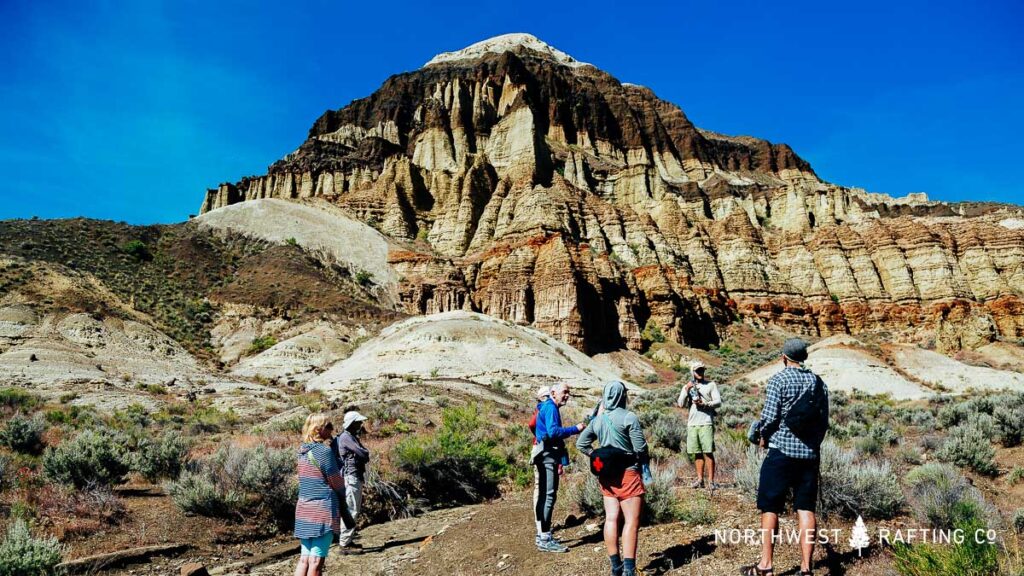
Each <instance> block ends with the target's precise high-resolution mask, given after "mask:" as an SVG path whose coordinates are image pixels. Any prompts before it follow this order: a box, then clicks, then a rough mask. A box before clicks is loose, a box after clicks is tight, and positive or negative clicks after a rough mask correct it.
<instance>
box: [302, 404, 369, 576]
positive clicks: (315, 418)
mask: <svg viewBox="0 0 1024 576" xmlns="http://www.w3.org/2000/svg"><path fill="white" fill-rule="evenodd" d="M333 434H334V425H333V424H331V422H330V421H329V420H328V419H327V415H326V414H322V413H317V414H310V415H309V417H308V418H306V423H305V424H304V425H303V426H302V446H300V447H299V453H298V456H297V467H298V473H299V500H298V502H297V503H296V505H295V532H294V535H295V537H296V538H298V539H299V543H300V545H301V552H300V556H299V563H298V565H297V566H295V576H321V574H323V569H324V562H325V561H326V560H327V553H328V551H329V550H330V547H331V543H332V542H333V541H334V535H335V534H338V533H340V532H341V522H344V523H345V528H353V527H355V522H354V521H353V520H352V517H351V516H350V515H349V513H348V509H347V508H346V507H345V506H342V505H341V502H344V501H345V481H344V480H343V479H342V477H341V470H340V468H339V466H338V460H337V459H336V458H335V456H334V452H333V451H332V450H331V449H330V448H329V447H328V445H327V443H329V442H330V440H331V438H332V437H333Z"/></svg>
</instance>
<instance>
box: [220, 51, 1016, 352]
mask: <svg viewBox="0 0 1024 576" xmlns="http://www.w3.org/2000/svg"><path fill="white" fill-rule="evenodd" d="M307 197H320V198H323V199H326V200H328V201H331V202H333V203H336V204H337V205H339V206H341V207H343V208H345V209H346V210H348V211H349V212H350V213H353V214H355V215H357V216H358V217H359V218H361V219H363V220H364V221H366V222H368V223H370V224H371V225H373V226H374V227H376V228H377V229H379V230H380V231H381V232H383V233H384V234H386V235H388V236H390V237H391V238H393V239H395V240H397V241H398V242H399V244H400V245H403V246H404V247H405V248H404V249H393V250H392V251H391V252H390V254H389V255H388V261H389V263H390V264H391V266H392V267H393V269H394V271H395V273H396V274H397V276H398V277H399V278H400V281H399V295H400V301H401V304H402V306H404V307H405V308H406V309H407V311H409V312H411V313H429V312H442V311H449V310H459V309H463V310H473V311H478V312H483V313H485V314H489V315H492V316H496V317H499V318H503V319H508V320H512V321H515V322H519V323H524V324H532V325H534V326H536V327H537V328H539V329H541V330H544V331H546V332H548V333H550V334H552V335H555V336H557V337H558V338H560V339H562V340H564V341H566V342H568V343H569V344H571V345H573V346H576V347H577V348H580V349H582V350H584V351H587V352H599V351H603V350H609V349H615V348H620V347H628V348H632V349H639V348H640V347H641V346H642V343H641V331H642V329H643V328H644V327H645V326H647V325H648V324H650V325H651V326H656V327H658V328H659V329H660V330H661V331H662V333H664V334H665V335H666V336H667V337H668V338H671V339H675V340H679V341H682V342H685V343H688V344H692V345H698V346H701V345H707V344H710V343H714V342H716V341H717V339H718V335H719V333H720V331H721V328H722V327H723V326H724V325H726V324H728V323H730V322H733V321H736V320H737V319H742V320H745V321H750V322H755V323H759V324H775V325H782V326H785V327H787V328H789V329H794V330H798V331H803V332H807V333H813V334H821V335H827V334H831V333H835V332H851V333H857V332H860V331H865V330H875V329H887V330H897V331H898V330H902V329H906V328H910V327H918V328H921V327H923V328H925V329H926V330H927V331H928V332H929V333H931V334H933V335H934V338H935V339H936V342H937V344H938V346H939V347H940V348H942V349H946V350H953V349H959V348H961V347H976V346H980V345H983V344H985V343H987V342H990V341H992V340H994V339H996V338H997V337H1002V338H1008V339H1019V338H1024V301H1022V295H1024V225H1022V224H1024V220H1022V219H1021V212H1020V209H1019V208H1015V207H1007V206H988V205H968V204H946V203H939V202H930V201H928V200H927V198H926V197H924V195H911V196H909V197H906V198H900V199H893V198H891V197H888V196H885V195H881V194H871V193H867V192H865V191H863V190H860V189H856V188H846V187H842V186H837V185H834V184H830V183H827V182H824V181H822V180H820V179H819V178H818V177H817V176H816V175H815V173H814V171H813V170H812V169H811V167H810V165H809V164H808V163H807V162H805V161H804V160H802V159H801V158H800V157H798V156H797V155H796V154H795V153H794V152H793V150H791V149H790V148H789V147H788V146H786V145H784V144H772V143H769V142H767V141H764V140H759V139H756V138H750V137H730V136H723V135H720V134H716V133H713V132H709V131H706V130H701V129H698V128H696V127H695V126H694V125H693V124H692V123H691V122H690V121H689V120H688V119H687V117H686V115H685V114H684V113H683V111H682V110H680V109H679V107H677V106H675V105H674V104H671V103H668V102H664V101H662V100H659V99H658V98H657V97H656V96H655V95H654V93H653V92H652V91H651V90H649V89H647V88H643V87H639V86H634V85H630V84H623V83H620V82H619V81H618V80H616V79H615V78H613V77H612V76H610V75H608V74H607V73H605V72H602V71H601V70H599V69H597V68H595V67H593V66H591V65H589V64H584V63H581V62H577V61H575V60H574V59H572V58H571V57H570V56H568V55H566V54H564V53H562V52H559V51H558V50H555V49H553V48H551V47H550V46H547V45H546V44H543V43H542V42H540V41H539V40H537V39H536V38H534V37H532V36H528V35H522V34H518V35H508V36H503V37H497V38H493V39H491V40H488V41H485V42H482V43H480V44H477V45H474V46H471V47H469V48H466V49H464V50H461V51H457V52H451V53H445V54H442V55H440V56H438V57H436V58H434V59H433V60H431V62H429V63H428V64H427V65H426V66H424V67H423V68H421V69H419V70H416V71H414V72H409V73H404V74H399V75H396V76H393V77H391V78H389V79H388V80H387V81H386V82H385V83H384V85H383V86H382V87H381V88H380V89H379V90H378V91H377V92H375V93H374V94H372V95H371V96H369V97H367V98H363V99H360V100H356V101H354V102H352V103H351V104H349V105H348V106H346V107H344V108H342V109H339V110H335V111H328V112H326V113H325V114H324V115H323V116H321V117H320V118H319V119H318V120H317V121H316V123H315V124H314V125H313V127H312V128H311V129H310V132H309V137H308V139H307V140H306V141H305V142H304V143H303V144H302V145H301V146H300V147H299V148H298V149H297V150H296V151H295V152H293V153H292V154H289V155H288V156H286V157H285V158H284V159H282V160H280V161H278V162H276V163H274V164H273V165H272V166H271V167H270V169H269V171H268V173H267V174H266V175H263V176H256V177H249V178H244V179H242V180H241V181H239V182H236V183H233V184H222V185H220V186H219V187H218V188H216V189H213V190H210V191H209V192H208V193H207V196H206V199H205V201H204V203H203V206H202V211H203V212H208V211H210V210H214V209H217V208H221V207H223V206H226V205H229V204H234V203H237V202H244V201H246V200H252V199H257V198H286V199H290V198H307Z"/></svg>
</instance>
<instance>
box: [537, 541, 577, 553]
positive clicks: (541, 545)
mask: <svg viewBox="0 0 1024 576" xmlns="http://www.w3.org/2000/svg"><path fill="white" fill-rule="evenodd" d="M537 549H538V550H540V551H541V552H559V553H561V552H568V551H569V548H567V547H566V546H565V545H563V544H562V543H561V542H559V541H558V540H555V539H554V538H539V539H538V540H537Z"/></svg>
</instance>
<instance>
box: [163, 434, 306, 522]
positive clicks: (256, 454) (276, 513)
mask: <svg viewBox="0 0 1024 576" xmlns="http://www.w3.org/2000/svg"><path fill="white" fill-rule="evenodd" d="M167 491H168V493H169V494H170V496H171V499H172V500H173V501H174V503H175V504H176V505H177V506H178V507H179V508H180V509H181V510H182V511H184V512H187V513H190V514H197V515H199V516H209V517H214V518H224V519H229V520H242V519H249V518H256V519H259V520H263V521H267V522H271V523H274V524H276V525H277V527H278V528H279V529H282V530H285V529H288V528H289V527H290V526H291V524H292V522H293V521H294V511H295V500H296V498H297V497H298V484H297V481H296V478H295V451H294V450H291V449H287V448H282V449H276V448H270V447H268V446H265V445H262V444H261V445H257V446H253V447H242V446H239V445H237V444H224V445H222V446H221V447H220V448H218V449H217V452H215V453H214V454H212V455H210V456H208V457H206V458H202V459H199V460H195V461H192V462H189V463H188V464H187V465H186V469H185V471H184V472H182V473H181V476H180V477H179V478H178V479H177V480H176V481H172V482H169V483H168V484H167Z"/></svg>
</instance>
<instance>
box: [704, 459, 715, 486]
mask: <svg viewBox="0 0 1024 576" xmlns="http://www.w3.org/2000/svg"><path fill="white" fill-rule="evenodd" d="M704 459H705V460H707V462H708V478H709V480H708V482H710V483H711V484H714V483H715V455H714V454H705V455H704Z"/></svg>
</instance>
